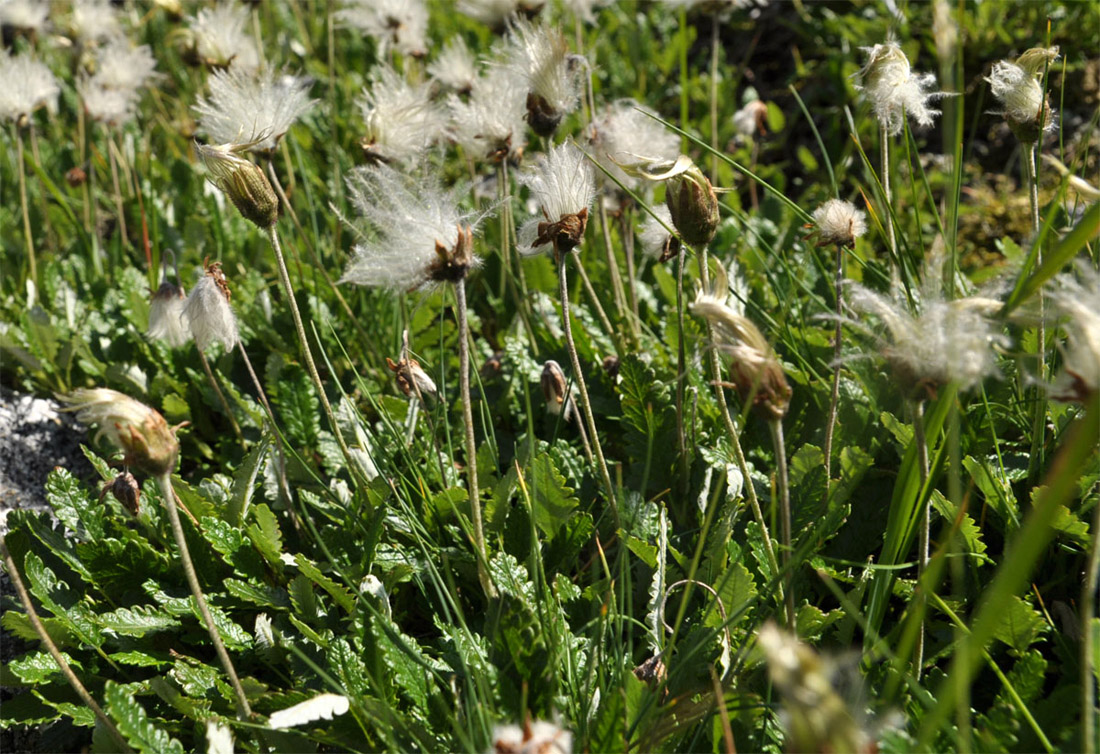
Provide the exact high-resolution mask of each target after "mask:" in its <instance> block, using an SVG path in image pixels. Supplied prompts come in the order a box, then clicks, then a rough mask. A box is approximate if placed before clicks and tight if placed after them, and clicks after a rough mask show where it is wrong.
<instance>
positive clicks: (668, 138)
mask: <svg viewBox="0 0 1100 754" xmlns="http://www.w3.org/2000/svg"><path fill="white" fill-rule="evenodd" d="M647 112H648V113H652V112H653V111H652V110H649V109H648V108H645V107H642V106H641V105H639V104H638V103H637V102H635V101H634V100H619V101H618V102H616V103H615V104H614V105H612V106H610V107H609V108H608V109H607V110H606V111H605V112H604V113H603V114H602V115H600V116H599V117H598V118H596V119H595V120H594V121H593V122H592V124H591V125H589V127H588V128H587V130H586V131H585V136H586V138H587V139H588V143H589V145H590V146H591V148H592V156H593V157H594V158H595V159H596V161H597V162H599V163H600V166H601V167H602V168H603V169H604V170H606V171H607V172H608V173H610V174H611V175H613V176H614V177H615V178H616V179H617V180H618V181H619V182H621V183H622V184H623V185H624V186H626V187H627V188H629V189H631V190H632V191H636V190H638V189H640V188H642V187H643V186H644V185H645V181H644V180H643V179H642V178H641V177H639V176H637V175H631V174H628V173H627V172H626V171H624V170H623V169H622V167H620V166H622V165H634V164H638V163H643V162H651V161H660V160H667V161H670V162H671V161H674V160H675V159H676V158H677V157H678V156H679V155H680V138H679V137H678V136H676V134H674V133H672V132H671V131H669V130H668V129H667V128H665V127H664V126H663V125H661V124H660V123H659V122H658V121H656V120H654V119H653V118H651V117H649V115H646V113H647ZM600 175H601V176H603V175H604V174H603V171H600ZM603 181H604V183H605V185H606V186H608V187H609V188H617V186H616V184H615V183H614V182H613V181H611V180H609V179H607V178H606V177H604V178H603Z"/></svg>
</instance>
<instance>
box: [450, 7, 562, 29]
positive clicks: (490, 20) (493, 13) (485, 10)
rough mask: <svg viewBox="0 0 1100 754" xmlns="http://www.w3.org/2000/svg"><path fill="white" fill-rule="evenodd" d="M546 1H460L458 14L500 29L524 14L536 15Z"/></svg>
mask: <svg viewBox="0 0 1100 754" xmlns="http://www.w3.org/2000/svg"><path fill="white" fill-rule="evenodd" d="M545 4H546V0H458V12H459V13H462V14H464V15H466V16H469V17H470V18H472V19H474V20H475V21H477V22H479V23H483V24H485V25H486V26H491V27H493V28H494V29H499V28H501V27H502V26H504V24H505V23H507V22H508V21H509V20H511V19H513V18H517V17H518V16H519V15H520V14H522V13H531V14H533V13H535V12H537V11H538V10H539V9H540V8H542V6H543V5H545Z"/></svg>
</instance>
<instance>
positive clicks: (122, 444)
mask: <svg viewBox="0 0 1100 754" xmlns="http://www.w3.org/2000/svg"><path fill="white" fill-rule="evenodd" d="M62 400H64V401H65V402H66V403H69V404H71V405H72V408H71V409H69V410H71V411H76V412H77V419H79V420H80V421H81V422H84V423H87V424H97V425H99V433H98V435H97V437H98V436H99V435H103V434H106V435H108V437H109V438H110V440H111V443H112V444H113V445H115V446H116V447H117V448H119V449H120V450H121V451H122V452H123V454H124V459H123V463H124V464H125V465H126V466H127V467H130V466H132V467H134V468H136V469H138V470H139V471H143V472H145V473H146V474H149V475H150V476H153V477H155V478H156V480H157V483H158V484H159V485H160V490H161V496H162V497H163V498H164V505H165V508H166V509H167V510H168V520H169V522H170V523H171V526H172V533H173V535H175V538H176V546H177V547H178V548H179V553H180V563H181V564H182V565H183V572H184V574H185V575H186V576H187V584H188V586H190V588H191V594H192V596H194V598H195V604H196V606H197V607H198V609H199V613H200V614H201V615H202V619H203V622H205V624H206V629H207V631H208V632H209V634H210V640H211V641H212V642H213V643H214V650H215V651H216V652H217V654H218V659H219V660H221V664H222V667H223V668H224V669H225V673H226V675H227V676H229V682H230V684H231V685H232V686H233V691H234V693H235V694H236V696H237V713H238V715H239V717H240V718H241V719H242V720H247V719H248V718H249V717H250V716H251V715H252V710H251V708H250V707H249V705H248V698H247V697H246V696H245V693H244V688H243V687H242V686H241V681H240V678H238V677H237V670H236V668H234V667H233V661H232V660H230V659H229V653H228V652H226V650H225V644H223V643H222V639H221V635H220V634H219V633H218V628H217V626H216V625H215V624H214V618H213V617H212V616H211V615H210V608H209V607H208V606H207V604H206V597H205V596H204V595H203V592H202V587H201V586H200V585H199V578H198V576H197V575H196V573H195V566H194V564H193V563H192V562H191V555H190V553H189V551H188V549H187V538H186V537H185V536H184V532H183V526H182V525H181V524H180V518H179V511H178V510H177V508H176V495H175V492H173V490H172V469H174V468H175V466H176V458H177V457H178V456H179V442H178V441H177V440H176V434H175V431H174V430H173V429H172V428H170V427H169V426H168V423H167V422H166V421H164V417H163V416H161V415H160V414H159V413H158V412H156V411H154V410H153V409H151V408H149V407H148V406H146V405H145V404H143V403H139V402H138V401H136V400H134V399H133V398H130V397H129V396H126V395H123V394H122V393H119V392H116V391H114V390H108V389H106V388H96V389H94V390H84V389H81V390H75V391H73V392H72V393H70V394H69V395H67V396H62Z"/></svg>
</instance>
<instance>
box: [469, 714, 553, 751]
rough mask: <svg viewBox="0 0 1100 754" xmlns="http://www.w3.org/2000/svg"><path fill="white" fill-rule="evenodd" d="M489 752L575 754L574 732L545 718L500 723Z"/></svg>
mask: <svg viewBox="0 0 1100 754" xmlns="http://www.w3.org/2000/svg"><path fill="white" fill-rule="evenodd" d="M487 754H573V734H572V733H571V732H570V731H567V730H565V729H564V728H562V727H561V726H558V725H555V724H554V723H549V722H546V721H544V720H534V721H532V720H528V721H526V722H524V724H523V727H520V726H518V725H498V726H496V727H495V728H493V745H492V748H490V749H489V751H488V752H487Z"/></svg>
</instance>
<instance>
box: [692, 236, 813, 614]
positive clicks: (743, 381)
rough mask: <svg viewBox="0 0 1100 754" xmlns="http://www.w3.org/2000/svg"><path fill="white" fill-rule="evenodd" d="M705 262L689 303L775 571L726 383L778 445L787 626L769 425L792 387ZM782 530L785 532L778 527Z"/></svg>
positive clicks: (789, 602) (781, 451)
mask: <svg viewBox="0 0 1100 754" xmlns="http://www.w3.org/2000/svg"><path fill="white" fill-rule="evenodd" d="M706 264H707V259H706V252H703V253H702V254H701V255H700V257H699V272H700V278H701V279H702V282H703V287H702V289H701V290H700V291H699V292H698V294H697V295H696V297H695V303H694V304H692V307H691V309H692V313H693V314H696V315H697V316H701V317H703V319H705V320H706V321H707V324H708V326H709V328H710V333H711V339H712V340H713V342H714V348H712V349H711V351H710V354H711V356H710V358H711V374H712V378H713V382H714V389H715V395H716V396H717V398H718V404H719V406H720V408H721V409H722V415H723V418H724V419H725V422H726V429H727V430H728V431H729V433H730V441H731V444H732V445H733V452H734V458H735V460H736V461H737V466H738V469H739V471H740V472H741V475H742V478H743V479H744V480H745V485H744V486H745V496H746V497H747V498H748V501H749V505H750V507H751V508H752V512H753V515H754V516H755V517H756V520H757V523H758V524H759V526H760V531H761V533H762V536H763V539H764V547H765V550H766V552H767V554H768V560H769V564H770V565H771V567H772V569H773V570H774V572H775V573H779V562H778V561H777V560H776V557H775V550H774V548H773V546H772V541H771V537H770V536H769V534H768V527H767V523H766V519H765V518H764V513H763V511H762V510H761V508H760V502H759V500H757V497H756V491H755V489H754V488H753V485H752V482H751V479H752V477H751V476H750V474H749V468H748V463H747V462H746V460H745V453H744V451H743V450H742V448H741V441H740V433H739V432H738V431H737V426H736V425H735V424H734V422H733V417H732V416H730V412H729V406H728V405H727V404H726V396H725V393H724V392H723V388H724V387H727V386H728V387H733V388H734V389H735V390H737V392H738V394H739V395H740V396H741V399H742V401H743V402H744V403H745V405H746V406H749V405H752V406H754V407H757V409H758V411H759V412H760V413H761V414H762V415H763V416H764V418H765V419H767V420H768V421H769V426H770V427H771V430H772V433H773V440H774V441H775V444H776V461H777V467H778V468H779V470H780V472H781V473H780V474H777V483H778V484H779V485H780V487H779V488H778V489H777V492H779V493H780V494H779V495H777V497H779V499H780V502H781V503H782V501H783V500H784V499H786V500H787V505H786V506H785V507H786V510H785V512H783V511H781V516H783V518H784V520H785V524H784V525H783V529H784V530H785V532H786V534H785V535H784V536H782V541H781V544H783V545H784V561H783V564H784V571H785V572H786V573H785V577H784V579H783V586H782V588H781V589H780V594H779V596H780V599H783V600H784V609H785V613H786V622H787V624H788V625H789V626H794V621H795V613H794V595H793V593H792V591H791V584H790V581H791V578H792V574H791V572H790V570H789V563H790V526H789V523H790V506H789V496H788V495H787V493H785V490H786V488H787V483H786V482H787V470H786V452H785V448H784V446H783V437H782V426H779V427H778V433H776V427H775V426H772V424H771V423H772V422H773V421H774V422H776V423H778V422H781V421H782V418H783V415H784V414H786V411H787V403H788V402H789V401H790V393H791V391H790V387H789V386H788V385H787V381H786V378H785V377H784V376H783V371H782V368H781V367H780V366H779V363H778V361H777V360H776V358H775V356H774V354H773V353H772V351H771V346H769V345H768V343H767V341H766V340H764V336H763V335H761V334H760V331H759V330H757V329H756V326H755V325H754V324H753V323H752V322H751V321H749V320H748V319H746V318H745V317H744V316H743V315H742V314H741V313H740V311H738V310H737V309H735V308H734V306H736V305H735V304H732V305H731V304H730V303H728V299H729V284H728V278H727V277H726V272H725V270H724V269H722V267H721V265H719V266H718V274H717V277H716V279H715V281H714V285H713V287H711V285H710V279H709V276H710V273H709V271H708V270H707V267H706ZM719 352H722V353H725V354H726V355H729V356H731V357H732V358H731V363H730V373H731V374H730V376H731V379H732V380H733V384H732V385H731V384H729V383H726V382H724V381H723V380H722V372H721V367H720V365H719V362H718V355H719ZM781 523H783V522H781ZM782 534H783V532H781V535H782Z"/></svg>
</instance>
